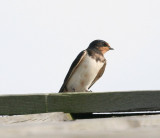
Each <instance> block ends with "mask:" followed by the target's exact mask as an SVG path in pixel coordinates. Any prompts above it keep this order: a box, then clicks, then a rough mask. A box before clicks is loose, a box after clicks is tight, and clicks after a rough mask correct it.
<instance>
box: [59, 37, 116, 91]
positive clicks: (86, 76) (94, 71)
mask: <svg viewBox="0 0 160 138" xmlns="http://www.w3.org/2000/svg"><path fill="white" fill-rule="evenodd" d="M109 50H114V49H113V48H112V47H110V45H109V44H108V43H107V42H106V41H104V40H99V39H98V40H94V41H92V42H91V43H90V44H89V46H88V48H87V49H86V50H83V51H81V52H80V53H79V55H78V56H77V57H76V59H75V60H74V61H73V63H72V64H71V66H70V69H69V71H68V73H67V75H66V77H65V79H64V82H63V84H62V86H61V88H60V90H59V93H62V92H90V90H89V89H90V88H91V86H92V85H93V84H94V83H95V82H96V81H97V80H98V79H99V78H100V77H101V76H102V75H103V73H104V71H105V68H106V63H107V62H106V59H105V57H104V54H105V53H106V52H107V51H109Z"/></svg>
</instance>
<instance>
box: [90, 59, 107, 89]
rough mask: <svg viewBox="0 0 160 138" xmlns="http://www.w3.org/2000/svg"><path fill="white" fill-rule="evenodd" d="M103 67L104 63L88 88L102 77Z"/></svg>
mask: <svg viewBox="0 0 160 138" xmlns="http://www.w3.org/2000/svg"><path fill="white" fill-rule="evenodd" d="M105 67H106V61H105V62H104V65H103V66H102V68H101V69H100V70H99V72H98V74H97V76H96V77H95V79H94V80H93V81H92V83H91V85H90V86H89V88H90V87H92V85H93V84H94V83H95V82H96V81H97V80H98V79H99V78H100V77H101V76H102V75H103V73H104V70H105ZM89 88H88V89H89Z"/></svg>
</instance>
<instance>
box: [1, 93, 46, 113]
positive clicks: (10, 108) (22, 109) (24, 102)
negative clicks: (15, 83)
mask: <svg viewBox="0 0 160 138" xmlns="http://www.w3.org/2000/svg"><path fill="white" fill-rule="evenodd" d="M45 112H46V105H45V95H8V96H7V95H5V96H0V115H22V114H35V113H45Z"/></svg>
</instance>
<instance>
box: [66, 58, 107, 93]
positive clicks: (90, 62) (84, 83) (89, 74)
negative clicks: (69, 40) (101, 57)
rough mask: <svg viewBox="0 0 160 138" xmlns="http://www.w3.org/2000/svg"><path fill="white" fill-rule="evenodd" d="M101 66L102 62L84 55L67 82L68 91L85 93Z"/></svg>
mask: <svg viewBox="0 0 160 138" xmlns="http://www.w3.org/2000/svg"><path fill="white" fill-rule="evenodd" d="M103 65H104V63H103V62H99V61H98V62H97V61H96V60H95V59H93V58H91V57H90V56H88V55H86V56H85V57H84V59H83V61H82V62H81V63H80V64H79V66H78V68H77V69H76V70H75V72H74V73H73V74H72V76H71V78H70V80H69V81H68V84H67V89H68V91H77V92H78V91H79V92H83V91H87V90H88V87H89V86H90V85H91V83H92V82H93V80H94V79H95V77H96V76H97V74H98V72H99V70H100V69H101V68H102V66H103Z"/></svg>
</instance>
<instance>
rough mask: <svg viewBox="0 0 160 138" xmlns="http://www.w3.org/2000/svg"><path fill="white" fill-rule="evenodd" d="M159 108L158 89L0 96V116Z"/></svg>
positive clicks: (156, 109) (154, 109) (159, 97)
mask: <svg viewBox="0 0 160 138" xmlns="http://www.w3.org/2000/svg"><path fill="white" fill-rule="evenodd" d="M123 111H124V112H129V111H160V91H128V92H103V93H99V92H98V93H91V92H88V93H80V92H79V93H53V94H39V95H37V94H36V95H2V96H0V115H22V114H35V113H47V112H65V113H93V112H123Z"/></svg>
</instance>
